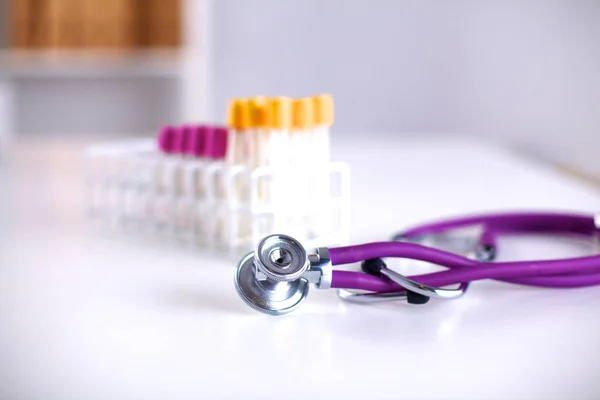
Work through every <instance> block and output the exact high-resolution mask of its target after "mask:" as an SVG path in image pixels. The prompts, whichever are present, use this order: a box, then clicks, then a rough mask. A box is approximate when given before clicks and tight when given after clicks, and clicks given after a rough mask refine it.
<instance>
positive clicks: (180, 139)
mask: <svg viewBox="0 0 600 400" xmlns="http://www.w3.org/2000/svg"><path fill="white" fill-rule="evenodd" d="M191 130H192V127H191V126H189V125H183V126H180V127H177V128H176V129H175V134H174V135H173V146H172V147H173V151H172V152H173V153H176V154H184V153H185V151H186V144H187V142H188V141H189V139H188V137H189V136H190V131H191Z"/></svg>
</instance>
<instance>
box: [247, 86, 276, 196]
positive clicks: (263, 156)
mask: <svg viewBox="0 0 600 400" xmlns="http://www.w3.org/2000/svg"><path fill="white" fill-rule="evenodd" d="M249 110H250V126H251V127H252V135H253V140H252V144H253V147H254V148H253V150H254V152H253V153H254V154H253V157H252V168H260V167H268V166H269V162H270V160H269V157H268V154H269V140H270V137H271V135H270V132H269V126H270V118H269V117H270V114H269V111H270V110H269V99H268V98H266V97H262V96H261V97H255V98H253V99H251V100H250V103H249ZM268 192H269V191H268V184H267V182H265V180H264V179H263V180H260V181H259V182H258V197H259V198H260V199H263V200H264V199H266V198H267V197H268V196H269V193H268Z"/></svg>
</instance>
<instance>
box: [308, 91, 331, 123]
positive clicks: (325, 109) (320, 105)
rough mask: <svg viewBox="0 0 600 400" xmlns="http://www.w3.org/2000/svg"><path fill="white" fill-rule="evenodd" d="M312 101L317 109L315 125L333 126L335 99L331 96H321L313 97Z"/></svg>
mask: <svg viewBox="0 0 600 400" xmlns="http://www.w3.org/2000/svg"><path fill="white" fill-rule="evenodd" d="M312 100H313V106H314V109H315V111H314V114H315V125H327V126H331V125H333V120H334V105H333V97H332V96H331V95H330V94H321V95H319V96H313V97H312Z"/></svg>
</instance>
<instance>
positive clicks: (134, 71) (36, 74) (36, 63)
mask: <svg viewBox="0 0 600 400" xmlns="http://www.w3.org/2000/svg"><path fill="white" fill-rule="evenodd" d="M183 59H184V56H183V54H182V51H180V50H131V51H123V50H119V51H111V50H35V51H32V50H4V51H0V76H3V77H8V78H69V79H71V78H98V77H176V76H178V75H179V74H180V72H181V66H182V64H183V63H182V61H183Z"/></svg>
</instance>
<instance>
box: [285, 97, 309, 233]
mask: <svg viewBox="0 0 600 400" xmlns="http://www.w3.org/2000/svg"><path fill="white" fill-rule="evenodd" d="M313 119H314V117H313V102H312V100H311V99H310V98H302V99H294V101H293V102H292V130H291V134H290V149H291V152H290V172H291V175H292V177H293V179H292V180H291V181H290V182H293V188H291V187H290V188H289V189H288V190H289V192H288V193H293V195H292V196H290V199H289V202H290V203H289V204H290V205H291V206H292V207H293V208H292V211H293V212H292V215H290V216H291V217H293V218H292V221H293V228H292V229H293V230H295V231H296V232H297V233H296V234H297V235H302V236H305V235H306V229H305V227H306V220H307V218H306V216H307V215H308V211H309V207H310V202H309V200H310V197H309V176H310V173H311V169H312V167H311V164H312V162H313V160H314V155H313V154H311V152H310V146H309V140H310V138H311V137H310V130H311V128H312V125H313ZM308 160H310V161H308Z"/></svg>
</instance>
